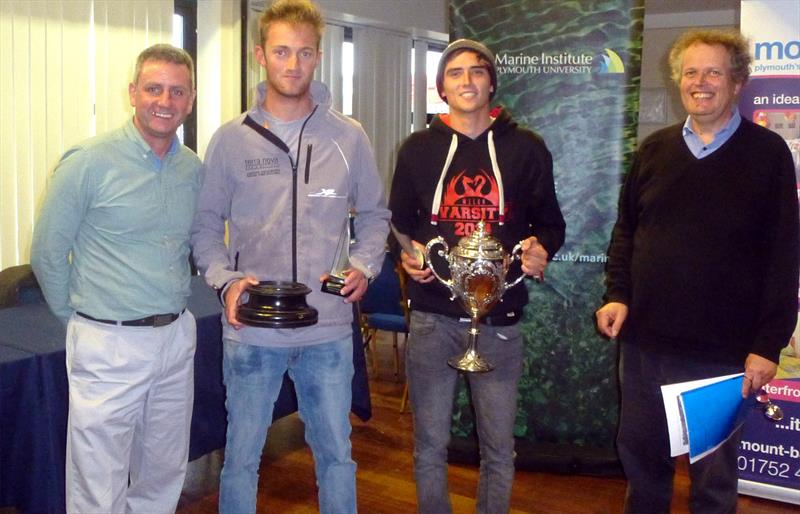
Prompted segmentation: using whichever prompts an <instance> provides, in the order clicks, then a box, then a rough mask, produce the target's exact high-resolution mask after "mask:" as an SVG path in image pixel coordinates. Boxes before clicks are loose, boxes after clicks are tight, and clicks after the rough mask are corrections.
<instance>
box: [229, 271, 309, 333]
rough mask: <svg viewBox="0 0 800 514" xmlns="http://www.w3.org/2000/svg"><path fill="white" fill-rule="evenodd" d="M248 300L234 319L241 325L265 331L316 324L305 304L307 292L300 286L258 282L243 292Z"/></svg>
mask: <svg viewBox="0 0 800 514" xmlns="http://www.w3.org/2000/svg"><path fill="white" fill-rule="evenodd" d="M247 292H248V293H249V295H250V299H249V300H248V301H247V303H245V304H242V305H240V306H239V308H238V310H237V311H236V317H237V318H238V319H239V321H241V322H242V323H244V324H245V325H250V326H253V327H265V328H299V327H308V326H311V325H314V324H316V323H317V320H318V317H319V313H318V312H317V309H315V308H314V307H311V306H310V305H308V304H307V303H306V295H308V293H310V292H311V288H309V287H308V286H307V285H305V284H301V283H300V282H274V281H264V282H259V283H258V285H257V286H250V287H248V288H247Z"/></svg>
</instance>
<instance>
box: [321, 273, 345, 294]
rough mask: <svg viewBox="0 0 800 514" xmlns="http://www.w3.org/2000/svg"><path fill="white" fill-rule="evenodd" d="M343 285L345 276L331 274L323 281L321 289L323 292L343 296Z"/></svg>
mask: <svg viewBox="0 0 800 514" xmlns="http://www.w3.org/2000/svg"><path fill="white" fill-rule="evenodd" d="M343 287H344V278H342V277H338V276H336V275H329V276H328V278H327V279H326V280H324V281H323V282H322V287H320V291H322V292H323V293H330V294H335V295H336V296H342V288H343Z"/></svg>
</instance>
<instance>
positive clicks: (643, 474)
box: [617, 342, 744, 514]
mask: <svg viewBox="0 0 800 514" xmlns="http://www.w3.org/2000/svg"><path fill="white" fill-rule="evenodd" d="M620 359H621V360H620V385H621V389H622V409H621V413H620V423H619V434H618V435H617V452H618V453H619V458H620V461H621V462H622V467H623V469H624V470H625V476H626V477H627V479H628V490H627V492H626V494H625V513H626V514H640V513H644V512H646V513H648V514H669V512H670V502H671V500H672V480H673V475H674V474H675V461H674V459H673V458H672V457H670V447H669V432H668V431H667V420H666V416H665V414H664V407H663V405H664V401H663V396H662V395H661V385H663V384H671V383H675V382H686V381H689V380H697V379H700V378H708V377H712V376H720V375H729V374H732V373H740V372H742V371H744V362H742V364H741V365H739V366H732V365H726V364H714V363H708V362H698V361H695V360H691V359H688V358H686V357H683V356H678V355H660V354H655V353H652V352H649V351H647V350H642V349H640V348H639V347H638V346H637V345H636V344H635V342H623V343H622V346H621V358H620ZM740 439H741V430H739V431H738V432H736V433H735V434H734V435H733V436H731V438H730V439H728V440H727V441H726V442H725V443H724V444H723V445H722V446H720V447H719V448H718V449H717V450H716V451H714V452H713V453H711V454H709V455H707V456H706V457H704V458H702V459H701V460H699V461H697V462H695V463H694V464H692V465H690V467H689V478H690V479H691V486H690V491H689V510H690V511H691V512H692V513H696V514H733V513H735V512H736V500H737V491H736V488H737V485H738V468H737V467H736V456H737V452H738V448H739V440H740Z"/></svg>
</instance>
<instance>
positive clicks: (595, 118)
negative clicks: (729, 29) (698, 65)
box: [450, 0, 644, 472]
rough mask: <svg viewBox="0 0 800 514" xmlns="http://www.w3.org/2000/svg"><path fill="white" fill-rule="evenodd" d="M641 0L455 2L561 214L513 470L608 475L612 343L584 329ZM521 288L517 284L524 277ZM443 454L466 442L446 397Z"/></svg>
mask: <svg viewBox="0 0 800 514" xmlns="http://www.w3.org/2000/svg"><path fill="white" fill-rule="evenodd" d="M643 16H644V7H643V0H583V1H571V2H563V1H543V0H517V1H514V2H497V1H496V0H453V1H452V2H451V4H450V22H451V23H450V26H451V34H450V35H451V40H452V39H456V38H462V37H466V38H470V39H475V40H478V41H481V42H483V43H485V44H486V45H487V46H489V47H490V48H491V49H492V50H493V51H494V52H495V55H496V64H497V69H498V82H499V87H498V92H497V95H496V96H495V99H494V102H495V103H497V104H500V105H503V106H504V107H506V108H507V109H508V110H509V111H510V112H511V113H512V115H513V116H514V117H515V118H516V119H517V120H519V121H520V122H521V124H522V125H525V126H527V127H529V128H531V129H533V130H534V131H536V132H538V133H539V134H540V135H541V136H542V137H543V138H544V140H545V141H546V143H547V146H548V148H549V149H550V151H551V152H552V154H553V159H554V173H555V181H556V190H557V193H558V199H559V203H560V205H561V210H562V212H563V213H564V217H565V219H566V222H567V238H566V242H565V244H564V247H563V248H562V249H561V250H560V251H559V252H558V254H557V255H555V256H554V258H553V262H552V263H551V264H550V266H549V267H548V268H547V271H546V276H545V281H544V282H543V283H541V284H537V283H533V282H530V283H529V284H528V290H529V295H530V304H529V305H528V307H527V309H526V312H525V318H524V321H523V325H522V328H523V332H524V334H525V344H526V350H525V365H524V371H523V376H522V379H521V381H520V386H519V390H520V401H519V410H518V413H517V423H516V429H515V435H516V436H517V437H518V438H519V439H518V444H517V453H518V459H517V460H518V464H519V465H521V466H524V467H534V468H536V467H546V468H553V467H557V468H565V470H567V471H583V472H602V471H603V469H604V467H606V466H613V467H614V469H616V457H615V454H614V451H613V443H614V437H615V434H616V427H617V416H618V391H617V378H616V360H617V349H616V345H615V344H614V343H612V342H609V341H608V340H605V339H603V338H601V337H600V336H599V335H598V334H597V332H596V331H595V328H594V311H595V310H596V309H597V308H598V307H599V306H600V304H601V302H602V295H603V291H604V286H603V271H604V265H605V261H606V250H607V247H608V241H609V237H610V234H611V229H612V227H613V224H614V221H615V220H616V212H617V209H616V207H617V197H618V194H619V187H620V185H621V180H622V175H623V173H624V172H625V171H626V170H627V169H628V166H629V163H630V160H631V158H632V156H633V151H634V149H635V145H636V131H637V121H638V112H639V76H640V67H641V66H640V65H641V39H642V24H643ZM526 282H528V281H526ZM456 402H457V405H456V411H455V413H454V424H453V435H454V444H453V445H452V446H451V450H452V451H451V456H454V457H455V458H456V459H458V454H459V453H460V452H459V449H463V448H470V449H471V448H472V447H473V446H474V439H473V437H474V436H473V433H474V426H473V416H472V411H471V407H470V405H469V397H468V395H467V393H466V388H465V387H462V388H461V390H460V391H459V395H458V398H457V400H456Z"/></svg>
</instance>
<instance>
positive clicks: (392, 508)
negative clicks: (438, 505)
mask: <svg viewBox="0 0 800 514" xmlns="http://www.w3.org/2000/svg"><path fill="white" fill-rule="evenodd" d="M391 355H392V351H391V342H390V339H389V338H380V339H379V342H378V357H379V367H378V373H377V376H375V373H371V374H372V377H371V379H370V389H371V395H372V411H373V417H372V419H371V420H370V421H368V422H366V423H365V422H362V421H360V420H359V419H358V418H356V417H355V416H353V417H352V421H353V435H352V442H353V458H354V459H355V461H356V462H357V463H358V475H357V480H358V510H359V512H360V513H361V514H383V513H386V514H389V513H391V514H404V513H413V512H414V511H415V508H414V482H413V477H412V460H411V452H412V440H411V413H409V412H406V413H405V414H401V413H400V412H399V405H400V397H401V395H402V391H403V385H402V382H401V381H400V380H402V376H401V377H399V379H395V377H394V373H393V371H392V357H391ZM221 466H222V451H218V452H214V453H212V454H210V455H207V456H206V457H204V458H202V459H198V460H196V461H194V462H192V463H191V464H190V466H189V476H188V477H187V482H186V485H185V487H184V491H183V494H182V496H181V501H180V504H179V507H178V514H210V513H215V512H217V501H218V493H217V490H218V485H219V470H220V468H221ZM477 476H478V470H477V468H475V467H472V466H460V465H451V466H450V491H451V497H452V501H453V508H454V512H455V513H457V514H458V513H471V512H474V508H475V487H476V484H477ZM624 494H625V480H624V479H623V478H621V477H612V478H597V477H585V476H567V475H553V474H547V473H534V472H529V471H517V474H516V479H515V481H514V490H513V497H512V512H514V513H544V514H583V513H585V514H611V513H619V512H621V511H622V502H623V497H624ZM316 495H317V492H316V486H315V481H314V471H313V462H312V457H311V453H310V451H309V450H308V448H307V447H306V445H305V442H304V441H303V424H302V422H301V421H300V420H299V418H298V417H297V416H296V415H295V416H289V417H286V418H283V419H282V420H280V421H279V422H277V423H276V424H274V425H273V427H272V428H271V429H270V433H269V441H268V444H267V447H266V448H265V451H264V455H263V459H262V463H261V470H260V481H259V493H258V512H260V513H261V512H270V513H277V514H293V513H313V512H317V507H316V505H317V502H316ZM675 495H676V496H675V499H674V501H673V508H672V513H673V514H684V513H688V512H689V510H688V507H687V498H688V478H687V476H686V467H685V464H683V465H681V466H679V472H678V473H677V475H676V479H675ZM738 512H739V514H787V513H797V512H800V507H796V506H791V505H787V504H784V503H778V502H773V501H769V500H763V499H759V498H752V497H747V496H740V499H739V511H738Z"/></svg>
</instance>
